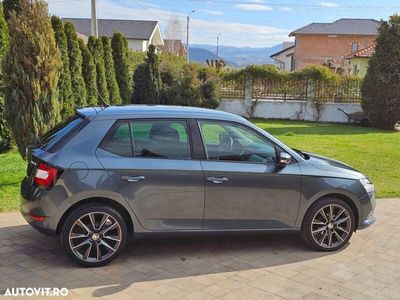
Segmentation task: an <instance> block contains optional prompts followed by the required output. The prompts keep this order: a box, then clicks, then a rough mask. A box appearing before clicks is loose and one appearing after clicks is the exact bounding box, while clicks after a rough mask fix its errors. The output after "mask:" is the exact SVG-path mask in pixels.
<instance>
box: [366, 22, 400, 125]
mask: <svg viewBox="0 0 400 300" xmlns="http://www.w3.org/2000/svg"><path fill="white" fill-rule="evenodd" d="M399 61H400V16H398V15H394V16H391V17H390V19H389V21H384V22H382V24H381V26H380V28H379V35H378V38H377V39H376V47H375V53H374V55H373V56H372V57H371V58H370V60H369V67H368V71H367V74H366V76H365V78H364V80H363V83H362V88H361V92H362V103H361V104H362V107H363V110H364V111H365V112H366V113H367V115H368V118H369V120H370V122H371V124H372V125H373V126H375V127H378V128H383V129H394V125H395V124H396V122H398V121H400V79H399V74H400V64H399Z"/></svg>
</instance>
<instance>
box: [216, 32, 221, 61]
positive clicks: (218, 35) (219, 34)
mask: <svg viewBox="0 0 400 300" xmlns="http://www.w3.org/2000/svg"><path fill="white" fill-rule="evenodd" d="M220 36H221V33H218V34H217V57H216V59H218V56H219V55H218V50H219V37H220Z"/></svg>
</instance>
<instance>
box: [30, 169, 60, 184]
mask: <svg viewBox="0 0 400 300" xmlns="http://www.w3.org/2000/svg"><path fill="white" fill-rule="evenodd" d="M57 173H58V170H57V169H56V168H54V167H50V166H47V165H45V164H43V163H39V165H38V168H37V170H36V174H35V179H34V182H35V183H36V184H37V185H38V186H39V187H44V188H49V187H51V186H52V184H53V182H54V181H55V180H56V179H57Z"/></svg>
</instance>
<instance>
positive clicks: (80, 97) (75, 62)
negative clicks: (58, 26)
mask: <svg viewBox="0 0 400 300" xmlns="http://www.w3.org/2000/svg"><path fill="white" fill-rule="evenodd" d="M64 29H65V35H66V36H67V46H68V57H69V70H70V73H71V87H72V97H73V98H74V102H75V105H76V106H79V107H83V106H86V103H87V101H86V87H85V81H84V80H83V76H82V54H81V50H80V49H79V41H78V35H77V33H76V29H75V26H74V25H73V24H72V23H71V22H67V23H65V25H64Z"/></svg>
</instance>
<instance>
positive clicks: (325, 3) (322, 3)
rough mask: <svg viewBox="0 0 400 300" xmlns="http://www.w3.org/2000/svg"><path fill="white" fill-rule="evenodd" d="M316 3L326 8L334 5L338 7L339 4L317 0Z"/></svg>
mask: <svg viewBox="0 0 400 300" xmlns="http://www.w3.org/2000/svg"><path fill="white" fill-rule="evenodd" d="M318 4H319V5H320V6H322V7H327V8H334V7H339V4H337V3H333V2H326V1H321V2H318Z"/></svg>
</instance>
